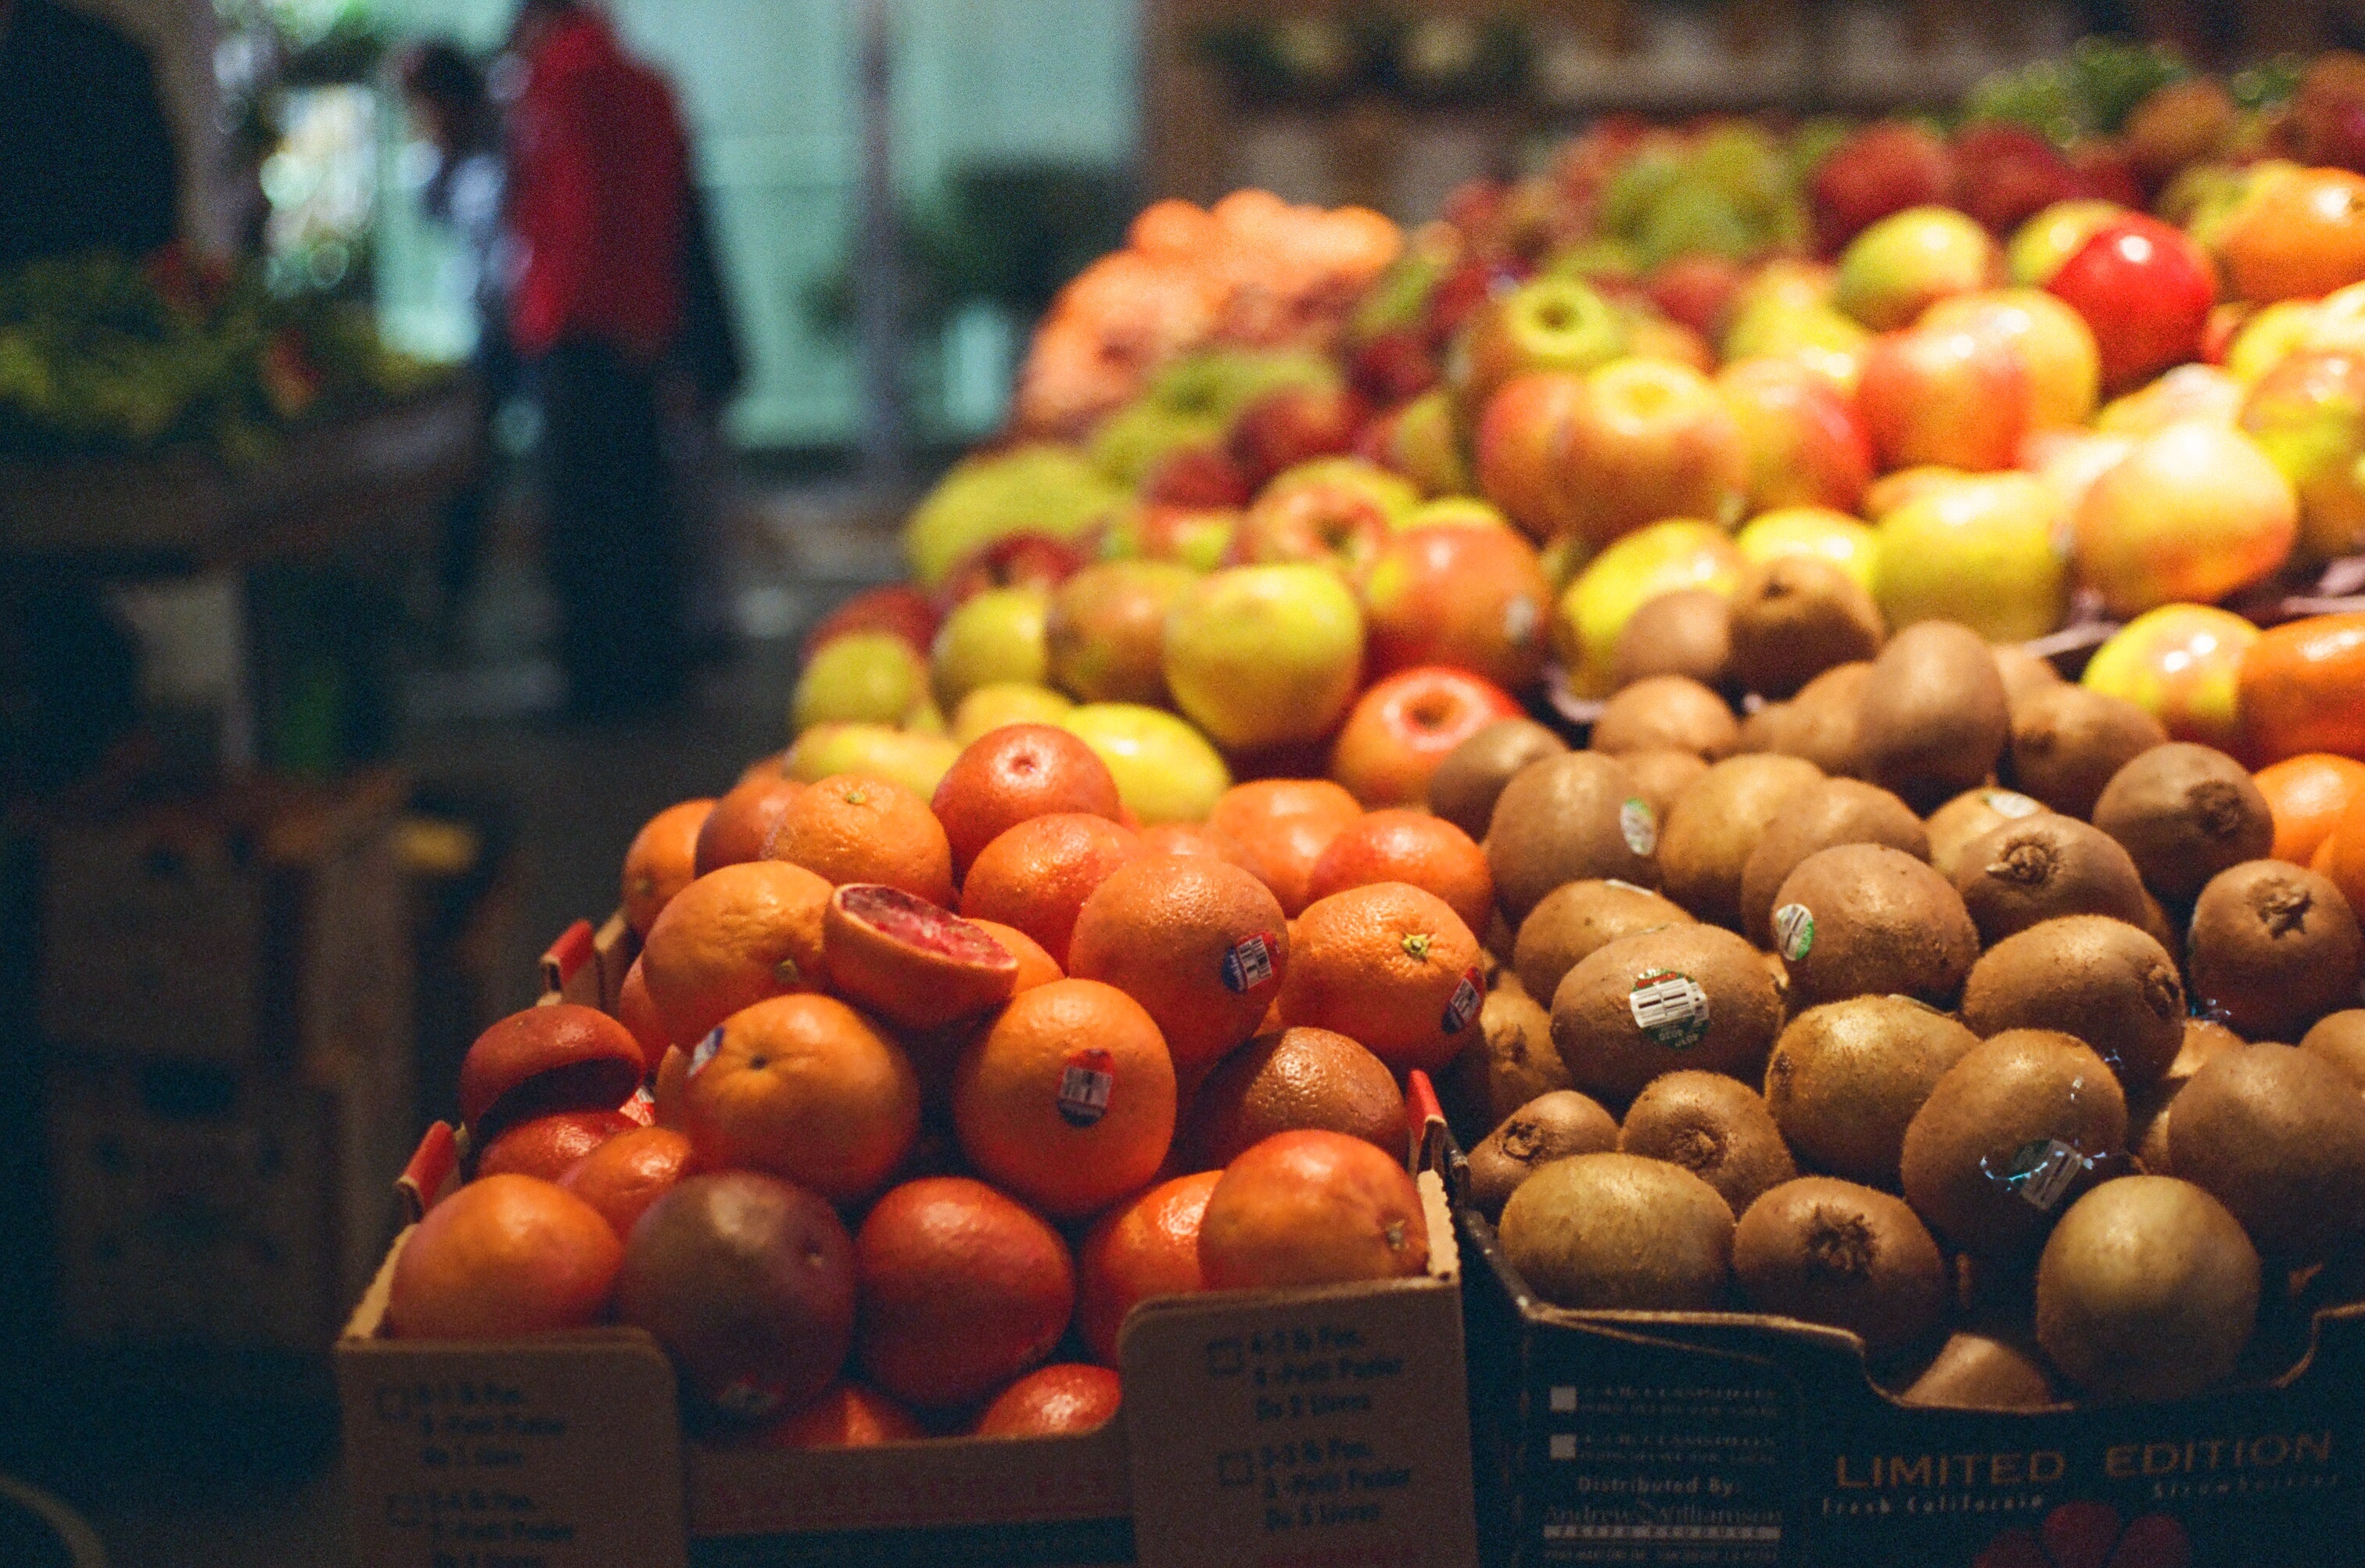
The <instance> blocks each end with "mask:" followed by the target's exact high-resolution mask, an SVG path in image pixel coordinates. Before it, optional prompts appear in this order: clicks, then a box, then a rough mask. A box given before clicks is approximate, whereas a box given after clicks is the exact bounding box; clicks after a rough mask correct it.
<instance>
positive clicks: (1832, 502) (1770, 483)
mask: <svg viewBox="0 0 2365 1568" xmlns="http://www.w3.org/2000/svg"><path fill="white" fill-rule="evenodd" d="M1716 386H1717V390H1718V391H1719V392H1721V393H1722V394H1723V395H1724V401H1725V406H1726V407H1727V408H1729V409H1732V417H1733V418H1734V419H1735V420H1738V421H1740V425H1741V436H1742V442H1743V445H1744V447H1745V448H1746V449H1747V451H1748V454H1749V504H1748V510H1749V512H1750V513H1751V515H1753V516H1754V515H1755V514H1756V513H1758V512H1763V511H1772V510H1775V509H1776V508H1777V507H1794V506H1821V507H1832V508H1834V509H1836V510H1840V511H1854V510H1855V506H1856V502H1857V500H1858V499H1860V498H1862V497H1863V495H1864V487H1866V485H1868V484H1870V483H1871V482H1872V440H1871V438H1870V437H1869V436H1867V435H1866V433H1865V429H1864V421H1863V420H1862V419H1861V418H1859V417H1858V415H1857V413H1856V410H1855V405H1854V404H1852V403H1850V402H1849V401H1848V400H1847V399H1846V398H1843V397H1842V396H1840V394H1839V392H1838V391H1837V390H1836V389H1835V388H1834V387H1833V386H1832V384H1831V380H1830V378H1829V377H1827V376H1823V375H1818V374H1817V373H1816V372H1814V371H1811V370H1810V369H1808V368H1807V367H1806V366H1805V365H1803V364H1799V363H1798V362H1797V361H1796V360H1788V359H1745V360H1737V361H1735V362H1734V363H1732V364H1729V365H1726V366H1725V367H1724V369H1723V370H1721V371H1720V372H1719V373H1718V374H1717V377H1716Z"/></svg>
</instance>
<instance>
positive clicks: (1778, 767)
mask: <svg viewBox="0 0 2365 1568" xmlns="http://www.w3.org/2000/svg"><path fill="white" fill-rule="evenodd" d="M1822 777H1823V774H1822V770H1821V768H1819V767H1816V766H1815V765H1814V764H1813V763H1811V762H1806V761H1802V760H1800V759H1799V758H1798V757H1794V756H1732V757H1727V758H1726V759H1725V760H1723V761H1722V762H1720V763H1717V764H1716V765H1715V766H1713V767H1710V768H1709V770H1708V772H1707V774H1706V775H1705V776H1704V777H1703V778H1701V779H1700V781H1699V782H1698V783H1697V784H1695V785H1693V786H1692V787H1691V788H1690V789H1689V790H1685V791H1684V794H1683V798H1682V799H1681V800H1679V801H1676V809H1675V810H1674V811H1672V812H1668V813H1667V823H1666V831H1665V832H1664V833H1662V834H1660V835H1659V871H1660V876H1661V878H1662V885H1663V886H1664V889H1665V890H1666V894H1667V896H1668V897H1669V898H1671V899H1673V900H1675V901H1676V902H1677V903H1679V904H1681V905H1683V906H1684V908H1686V909H1687V910H1689V911H1691V912H1692V913H1693V914H1694V915H1696V916H1697V917H1698V918H1699V919H1701V920H1705V921H1709V922H1711V923H1713V924H1718V925H1722V926H1725V927H1727V928H1729V929H1732V930H1736V931H1737V930H1739V929H1740V928H1741V873H1742V870H1743V868H1745V867H1746V866H1747V865H1748V863H1749V856H1750V852H1751V851H1752V850H1754V849H1755V848H1756V847H1757V839H1758V835H1759V834H1762V833H1764V832H1765V824H1766V823H1770V822H1772V821H1773V820H1774V817H1775V814H1776V813H1777V812H1780V811H1781V809H1782V808H1783V806H1785V805H1786V804H1788V802H1789V801H1790V798H1791V797H1792V796H1794V795H1797V794H1798V793H1799V792H1800V791H1801V790H1806V789H1807V788H1809V787H1810V786H1811V785H1814V784H1817V783H1820V782H1821V780H1822Z"/></svg>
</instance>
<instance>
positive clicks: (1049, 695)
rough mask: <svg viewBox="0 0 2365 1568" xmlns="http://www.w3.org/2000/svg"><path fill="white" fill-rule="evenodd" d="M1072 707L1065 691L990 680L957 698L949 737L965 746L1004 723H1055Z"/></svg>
mask: <svg viewBox="0 0 2365 1568" xmlns="http://www.w3.org/2000/svg"><path fill="white" fill-rule="evenodd" d="M1074 706H1075V704H1074V703H1073V702H1071V701H1070V700H1068V698H1067V696H1066V694H1065V693H1062V692H1058V691H1054V690H1052V689H1050V688H1049V687H1048V686H1030V685H1028V684H1026V682H1025V681H1017V680H1000V681H994V682H992V683H991V684H989V685H986V686H981V687H979V688H978V689H976V690H974V691H972V692H970V694H969V695H968V696H966V697H964V698H962V699H961V700H960V706H959V707H958V708H956V709H954V710H953V718H952V726H951V734H952V738H953V741H954V743H955V744H956V745H969V744H970V742H972V741H974V740H976V739H977V738H978V737H979V736H980V735H982V734H989V733H991V732H992V731H994V730H998V729H1000V728H1002V727H1003V725H1004V724H1056V723H1058V722H1059V718H1060V715H1062V714H1064V713H1066V712H1067V711H1068V710H1069V709H1070V708H1073V707H1074Z"/></svg>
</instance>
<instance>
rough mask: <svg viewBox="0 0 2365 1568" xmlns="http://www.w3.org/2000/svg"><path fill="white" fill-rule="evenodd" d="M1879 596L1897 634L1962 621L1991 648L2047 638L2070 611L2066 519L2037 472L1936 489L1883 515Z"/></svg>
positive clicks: (1991, 476) (1977, 478)
mask: <svg viewBox="0 0 2365 1568" xmlns="http://www.w3.org/2000/svg"><path fill="white" fill-rule="evenodd" d="M1877 532H1878V533H1879V536H1880V551H1879V571H1878V573H1877V577H1876V578H1875V585H1874V589H1873V597H1874V599H1876V600H1877V602H1878V603H1879V605H1880V612H1881V614H1882V615H1884V616H1886V617H1887V618H1888V621H1889V628H1890V629H1891V630H1892V631H1894V630H1896V629H1898V628H1900V627H1905V626H1910V625H1911V624H1912V623H1913V622H1917V621H1958V622H1962V623H1963V624H1965V625H1967V626H1968V627H1970V628H1971V629H1972V630H1973V631H1975V632H1977V633H1978V634H1979V635H1980V636H1982V637H1985V638H1986V639H1987V640H1988V641H1989V642H1990V643H2019V642H2025V641H2026V640H2027V639H2029V638H2031V637H2041V636H2043V635H2044V634H2045V633H2047V632H2050V631H2052V630H2053V629H2054V628H2056V627H2057V626H2059V625H2060V624H2061V618H2062V615H2063V614H2064V613H2065V612H2066V611H2067V610H2068V606H2069V562H2068V551H2067V548H2066V545H2067V537H2068V520H2067V519H2066V518H2065V517H2064V515H2063V513H2062V507H2061V499H2060V497H2059V495H2058V493H2057V491H2056V490H2055V489H2054V488H2053V487H2052V486H2050V485H2047V484H2046V482H2045V481H2044V480H2042V479H2039V478H2038V477H2036V476H2034V475H2033V474H2016V473H2007V474H1981V475H1973V476H1964V477H1963V478H1961V479H1958V480H1956V481H1955V482H1954V483H1951V484H1945V485H1938V486H1934V487H1931V488H1930V489H1928V490H1926V491H1924V492H1923V493H1922V495H1920V496H1917V497H1916V498H1913V499H1912V500H1910V501H1908V502H1906V503H1905V504H1904V505H1902V506H1900V507H1898V508H1896V509H1894V510H1891V511H1889V512H1888V513H1887V514H1885V515H1884V516H1883V517H1882V518H1881V520H1880V524H1879V528H1878V530H1877Z"/></svg>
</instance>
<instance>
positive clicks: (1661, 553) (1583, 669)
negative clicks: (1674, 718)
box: [1552, 518, 1744, 697]
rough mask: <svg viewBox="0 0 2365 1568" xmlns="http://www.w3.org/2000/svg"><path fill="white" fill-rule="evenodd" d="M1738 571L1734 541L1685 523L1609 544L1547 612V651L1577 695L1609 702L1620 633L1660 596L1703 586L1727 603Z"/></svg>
mask: <svg viewBox="0 0 2365 1568" xmlns="http://www.w3.org/2000/svg"><path fill="white" fill-rule="evenodd" d="M1743 565H1744V563H1743V560H1742V555H1741V551H1740V550H1739V549H1738V548H1737V547H1736V546H1735V545H1734V544H1733V542H1732V536H1731V535H1730V534H1728V533H1726V532H1724V530H1722V529H1721V528H1719V527H1717V526H1716V525H1715V524H1713V523H1707V522H1698V521H1692V520H1690V519H1686V518H1675V519H1670V520H1669V521H1665V522H1654V523H1652V524H1651V525H1650V526H1648V527H1646V528H1638V529H1636V530H1635V531H1634V532H1631V533H1629V534H1627V535H1626V536H1625V537H1624V538H1622V539H1620V540H1619V541H1618V542H1617V543H1614V544H1611V545H1610V546H1609V547H1608V549H1606V550H1604V551H1602V552H1601V554H1598V555H1596V556H1595V557H1594V558H1593V561H1592V563H1591V564H1590V565H1589V566H1586V568H1585V570H1584V571H1583V572H1581V573H1580V574H1578V576H1577V578H1576V580H1575V582H1573V583H1571V584H1569V586H1568V588H1567V589H1566V591H1565V592H1564V593H1563V594H1562V595H1561V597H1560V603H1559V605H1558V606H1557V607H1556V608H1555V609H1554V610H1553V612H1552V647H1553V650H1554V651H1555V652H1557V653H1558V654H1559V655H1560V658H1561V662H1562V663H1563V664H1564V665H1566V666H1568V673H1569V680H1570V683H1571V685H1572V686H1574V687H1575V689H1576V691H1577V692H1578V694H1579V695H1581V696H1586V697H1607V696H1608V695H1609V691H1610V675H1609V671H1610V656H1611V655H1612V654H1614V653H1615V652H1616V650H1617V647H1618V633H1620V632H1622V631H1624V630H1625V629H1626V622H1628V621H1629V620H1630V619H1631V618H1632V616H1633V614H1634V612H1635V611H1636V610H1640V609H1642V606H1643V605H1645V604H1647V603H1649V602H1650V601H1651V600H1652V599H1656V598H1658V597H1659V596H1660V595H1661V594H1663V593H1674V592H1676V591H1677V590H1678V589H1681V588H1709V589H1712V590H1713V591H1715V592H1717V593H1721V594H1724V595H1726V596H1728V597H1730V596H1731V594H1732V590H1733V587H1734V585H1735V584H1737V583H1738V582H1739V581H1740V580H1741V571H1742V567H1743Z"/></svg>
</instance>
